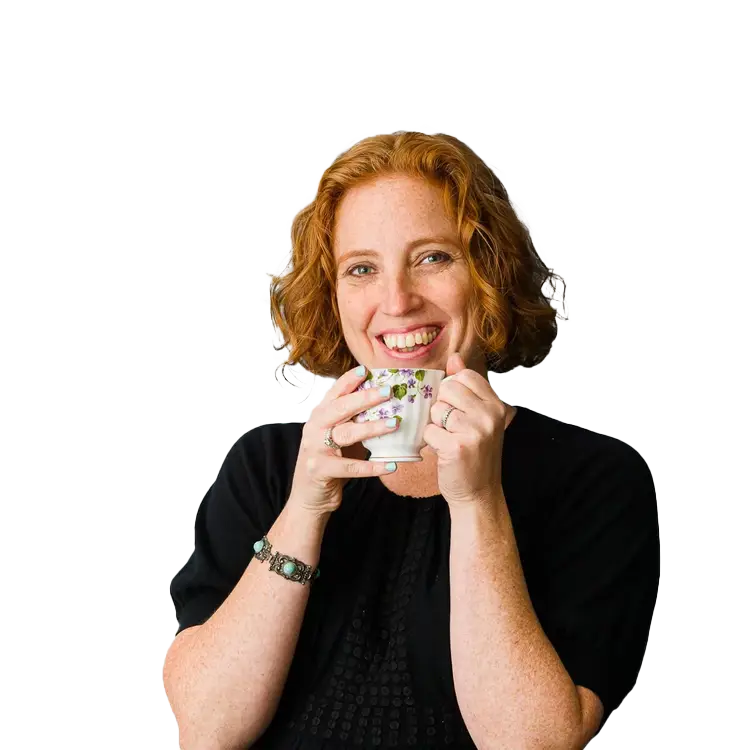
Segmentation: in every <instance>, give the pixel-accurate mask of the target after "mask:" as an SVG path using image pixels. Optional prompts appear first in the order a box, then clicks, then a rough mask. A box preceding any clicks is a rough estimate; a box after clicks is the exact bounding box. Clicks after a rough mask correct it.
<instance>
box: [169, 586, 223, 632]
mask: <svg viewBox="0 0 750 750" xmlns="http://www.w3.org/2000/svg"><path fill="white" fill-rule="evenodd" d="M223 601H224V598H223V597H222V596H221V595H219V594H218V592H217V593H214V592H205V593H203V594H200V595H199V596H196V597H195V598H194V599H190V601H187V602H185V604H184V605H183V606H182V607H181V609H180V611H179V614H178V615H177V622H178V624H179V627H178V628H177V632H176V633H175V636H177V635H179V634H180V633H181V632H182V631H183V630H185V629H186V628H190V627H192V626H193V625H202V624H203V623H204V622H206V620H208V618H209V617H211V615H212V614H213V613H214V612H216V610H217V609H218V608H219V607H220V606H221V604H222V602H223Z"/></svg>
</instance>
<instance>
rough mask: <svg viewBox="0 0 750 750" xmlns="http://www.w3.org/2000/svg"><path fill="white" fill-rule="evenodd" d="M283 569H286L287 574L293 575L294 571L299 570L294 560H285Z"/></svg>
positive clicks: (285, 573)
mask: <svg viewBox="0 0 750 750" xmlns="http://www.w3.org/2000/svg"><path fill="white" fill-rule="evenodd" d="M281 569H282V570H283V571H284V575H285V576H293V575H294V571H295V570H297V566H296V565H295V564H294V563H293V562H285V563H284V564H283V565H282V567H281Z"/></svg>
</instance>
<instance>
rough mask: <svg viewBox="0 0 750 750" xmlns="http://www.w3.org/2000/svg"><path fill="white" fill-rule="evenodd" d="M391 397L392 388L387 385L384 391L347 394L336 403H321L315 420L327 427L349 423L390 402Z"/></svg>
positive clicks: (374, 390) (369, 389) (366, 390)
mask: <svg viewBox="0 0 750 750" xmlns="http://www.w3.org/2000/svg"><path fill="white" fill-rule="evenodd" d="M391 395H392V392H391V388H390V386H387V385H386V386H383V390H382V391H381V389H380V388H367V389H365V390H362V391H355V392H354V393H347V394H345V395H343V396H339V397H338V398H337V399H335V400H334V401H330V402H327V403H324V402H321V405H320V407H319V409H320V411H317V410H316V411H317V413H316V415H315V420H316V422H317V424H319V425H323V426H325V427H331V426H333V425H336V424H339V423H340V422H347V421H348V420H350V419H352V417H355V416H356V415H357V414H359V413H360V412H363V411H365V410H367V409H370V408H372V407H373V406H377V405H378V404H382V403H383V402H385V401H388V400H389V399H390V398H391Z"/></svg>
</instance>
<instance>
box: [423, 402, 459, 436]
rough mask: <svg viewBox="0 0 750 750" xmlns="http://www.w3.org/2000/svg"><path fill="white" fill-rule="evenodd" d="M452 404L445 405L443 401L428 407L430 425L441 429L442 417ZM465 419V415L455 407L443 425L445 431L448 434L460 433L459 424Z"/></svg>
mask: <svg viewBox="0 0 750 750" xmlns="http://www.w3.org/2000/svg"><path fill="white" fill-rule="evenodd" d="M451 406H452V404H446V403H445V401H438V402H437V403H436V404H433V405H432V406H431V407H430V419H431V420H432V423H433V424H435V425H437V426H438V427H439V428H440V429H443V417H444V416H445V415H446V413H447V412H448V409H450V408H451ZM465 419H466V414H465V412H464V411H463V410H462V409H459V408H458V407H455V408H454V409H453V411H451V413H450V414H449V416H448V420H447V421H446V423H445V429H446V430H448V432H460V431H461V423H462V422H464V421H465Z"/></svg>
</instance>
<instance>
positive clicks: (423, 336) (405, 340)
mask: <svg viewBox="0 0 750 750" xmlns="http://www.w3.org/2000/svg"><path fill="white" fill-rule="evenodd" d="M439 332H440V331H439V330H433V331H430V332H429V333H427V332H425V331H420V332H419V333H416V334H415V333H408V334H406V335H404V334H394V335H391V334H386V335H385V336H383V341H384V342H385V345H386V346H387V347H388V348H389V349H404V350H406V351H414V349H415V348H416V345H419V344H421V345H427V344H429V343H430V342H432V341H433V340H434V339H435V337H436V336H437V335H438V333H439Z"/></svg>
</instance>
